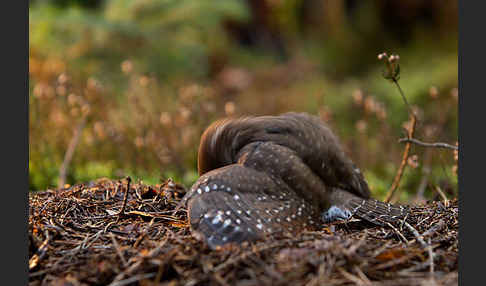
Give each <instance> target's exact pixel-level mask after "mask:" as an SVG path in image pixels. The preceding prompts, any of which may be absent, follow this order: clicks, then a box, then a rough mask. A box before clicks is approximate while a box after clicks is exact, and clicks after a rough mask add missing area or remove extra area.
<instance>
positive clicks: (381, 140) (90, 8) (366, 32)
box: [29, 0, 458, 201]
mask: <svg viewBox="0 0 486 286" xmlns="http://www.w3.org/2000/svg"><path fill="white" fill-rule="evenodd" d="M29 21H30V23H29V36H30V49H29V78H30V80H29V84H30V93H29V102H30V103H29V159H30V160H29V185H30V189H31V190H40V189H46V188H53V187H57V186H58V185H59V184H60V183H61V184H64V183H67V184H74V183H80V182H87V181H90V180H93V179H96V178H99V177H109V178H119V177H122V176H125V175H130V176H132V178H134V179H137V180H138V179H141V180H143V181H144V182H145V183H151V184H156V183H160V182H161V180H163V179H166V178H168V177H171V178H173V179H175V180H177V181H179V182H182V183H183V184H185V185H186V186H190V185H191V184H192V183H193V182H194V181H195V180H196V179H197V173H196V158H197V146H198V144H199V138H200V135H201V134H202V132H203V130H204V128H205V127H207V126H208V125H209V124H210V123H211V122H212V121H213V120H215V119H218V118H221V117H224V116H227V115H246V114H254V115H262V114H279V113H282V112H286V111H306V112H310V113H313V114H316V115H319V116H320V117H321V118H322V119H323V120H325V121H327V122H328V124H329V125H331V127H332V128H333V129H334V130H335V133H337V135H338V136H339V137H340V138H341V140H342V142H343V143H344V145H345V148H346V151H347V152H348V153H349V154H350V156H351V157H352V158H353V160H354V161H355V162H356V163H357V165H358V166H360V168H361V169H362V170H363V171H364V173H365V176H366V179H367V180H368V181H369V183H370V186H371V188H372V190H373V192H374V194H375V195H376V196H377V197H378V198H382V197H383V196H384V194H385V193H386V190H387V189H388V188H389V186H390V185H391V182H392V180H393V177H394V174H395V172H396V169H397V168H398V166H399V163H400V160H401V154H402V151H403V148H404V145H403V144H400V143H398V139H399V138H401V137H404V134H405V133H404V131H403V124H404V123H405V122H406V121H407V120H408V115H407V109H406V108H405V106H404V104H403V101H402V99H401V97H400V95H399V93H398V91H397V90H396V88H395V87H394V86H393V85H392V84H391V83H390V82H389V81H386V80H385V79H383V77H382V76H381V70H382V67H383V63H382V62H380V61H378V60H377V55H378V54H379V53H381V52H384V51H386V52H388V53H395V54H399V55H400V58H401V60H400V64H401V79H400V84H401V86H402V88H403V90H404V91H405V94H406V96H407V98H408V101H409V102H410V103H411V104H412V105H413V106H414V108H415V109H416V111H417V114H418V116H419V122H418V125H417V130H416V135H415V137H416V138H418V139H420V140H423V141H427V142H434V141H441V142H447V143H450V144H455V143H456V141H457V102H458V90H457V86H458V76H457V68H458V66H457V58H458V55H457V39H458V35H457V34H458V28H457V26H458V25H457V1H447V0H445V1H439V0H437V1H435V0H429V1H421V0H408V1H387V0H370V1H357V0H354V1H350V0H348V1H330V0H328V1H325V0H288V1H283V0H193V1H189V0H114V1H109V0H105V1H93V0H90V1H87V0H71V1H68V0H43V1H42V0H32V1H30V7H29ZM76 134H78V135H76ZM412 154H413V156H412V158H411V159H410V160H409V167H408V168H407V169H406V171H405V174H404V178H403V179H402V183H401V188H402V189H403V190H405V191H404V192H402V194H401V197H400V198H399V199H400V200H401V201H410V200H423V199H424V198H426V199H429V198H433V197H434V196H436V192H434V189H435V188H437V187H439V188H441V189H442V190H443V191H444V192H445V193H446V194H448V195H449V196H455V195H456V194H457V160H455V158H454V153H453V152H452V151H450V150H438V149H425V148H423V147H418V146H414V147H413V148H412ZM63 162H64V163H63ZM60 178H61V180H60Z"/></svg>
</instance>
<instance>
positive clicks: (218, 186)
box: [186, 113, 407, 248]
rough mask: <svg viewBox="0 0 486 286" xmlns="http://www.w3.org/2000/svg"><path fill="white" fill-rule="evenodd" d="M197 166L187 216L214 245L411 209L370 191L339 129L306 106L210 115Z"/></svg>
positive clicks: (384, 217) (380, 218)
mask: <svg viewBox="0 0 486 286" xmlns="http://www.w3.org/2000/svg"><path fill="white" fill-rule="evenodd" d="M198 171H199V175H200V176H201V177H200V178H199V179H198V180H197V182H196V183H195V184H194V185H193V186H192V188H191V191H190V192H189V194H188V196H187V198H186V199H189V201H188V211H189V221H190V225H191V229H192V232H193V234H194V235H195V236H196V237H198V238H199V239H202V240H204V241H206V242H207V243H208V245H209V246H210V247H211V248H215V247H217V246H220V245H224V244H226V243H230V242H236V243H238V242H242V241H253V240H257V239H261V238H264V237H266V236H269V235H270V236H271V235H272V234H275V233H278V232H290V233H294V232H296V231H300V230H302V229H303V228H306V227H307V226H313V225H314V226H316V225H318V224H321V223H322V222H324V223H328V222H332V221H336V220H343V219H348V218H350V217H351V216H352V215H354V216H356V217H359V218H362V219H365V220H367V221H369V222H372V223H375V224H383V223H384V222H387V221H393V220H396V219H397V218H401V217H403V216H405V214H406V213H407V209H406V208H405V207H403V206H393V205H391V204H387V203H383V202H380V201H377V200H374V199H371V198H370V190H369V188H368V184H367V183H366V181H365V179H364V177H363V175H362V174H361V172H360V170H359V169H358V168H357V167H356V166H355V165H354V164H353V162H352V161H351V160H350V159H349V158H348V157H347V156H346V154H345V153H344V151H343V150H342V148H341V146H340V143H339V140H338V139H337V137H336V136H335V135H334V134H333V133H332V131H331V130H330V129H329V128H328V127H327V126H326V125H325V124H324V122H322V121H321V120H320V119H319V118H318V117H315V116H312V115H309V114H305V113H286V114H283V115H280V116H260V117H245V118H238V119H223V120H220V121H217V122H215V123H213V124H212V125H211V126H210V127H209V128H208V129H206V131H205V132H204V134H203V135H202V137H201V142H200V145H199V151H198Z"/></svg>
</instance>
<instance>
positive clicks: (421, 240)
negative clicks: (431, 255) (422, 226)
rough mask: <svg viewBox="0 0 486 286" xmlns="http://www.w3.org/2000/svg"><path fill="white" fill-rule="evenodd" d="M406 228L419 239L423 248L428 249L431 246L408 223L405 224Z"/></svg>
mask: <svg viewBox="0 0 486 286" xmlns="http://www.w3.org/2000/svg"><path fill="white" fill-rule="evenodd" d="M404 224H405V226H406V227H407V228H408V229H409V230H410V231H411V232H412V233H413V235H414V236H415V237H416V238H417V241H418V242H419V243H420V244H421V245H422V247H423V248H428V247H429V246H430V245H428V244H427V243H425V241H424V239H423V237H422V235H421V234H420V233H419V232H418V231H417V230H416V229H415V228H414V227H413V226H411V225H410V224H409V223H408V222H404Z"/></svg>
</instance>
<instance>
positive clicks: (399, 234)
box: [386, 222, 409, 244]
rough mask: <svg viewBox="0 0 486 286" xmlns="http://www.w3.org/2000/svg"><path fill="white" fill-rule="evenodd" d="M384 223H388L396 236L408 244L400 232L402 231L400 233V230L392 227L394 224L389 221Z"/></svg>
mask: <svg viewBox="0 0 486 286" xmlns="http://www.w3.org/2000/svg"><path fill="white" fill-rule="evenodd" d="M386 224H387V225H388V226H389V227H390V228H391V229H393V231H395V232H396V233H397V234H398V236H399V237H400V238H401V239H402V240H403V242H405V243H406V244H408V243H409V242H408V240H407V239H406V238H405V236H404V235H403V234H402V233H401V232H400V231H399V230H398V229H397V228H396V227H394V226H393V225H392V224H391V223H389V222H386Z"/></svg>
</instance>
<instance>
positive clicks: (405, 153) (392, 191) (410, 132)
mask: <svg viewBox="0 0 486 286" xmlns="http://www.w3.org/2000/svg"><path fill="white" fill-rule="evenodd" d="M416 122H417V119H416V117H415V115H414V114H413V113H410V123H411V124H410V128H408V129H407V136H408V138H413V133H414V131H415V124H416ZM411 147H412V143H410V142H408V143H406V145H405V150H403V155H402V162H401V163H400V167H399V168H398V171H397V174H396V175H395V178H394V179H393V183H392V185H391V187H390V189H389V190H388V192H387V194H386V197H385V202H386V203H388V202H390V200H391V198H392V197H393V195H394V194H395V192H396V190H397V189H398V186H399V185H400V180H401V178H402V175H403V171H404V170H405V167H406V166H407V160H408V155H409V153H410V149H411Z"/></svg>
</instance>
